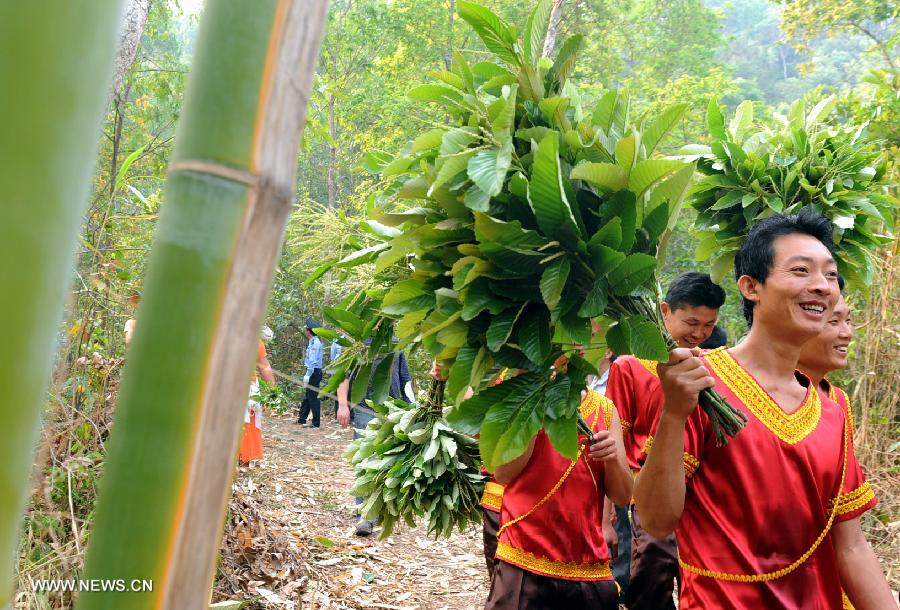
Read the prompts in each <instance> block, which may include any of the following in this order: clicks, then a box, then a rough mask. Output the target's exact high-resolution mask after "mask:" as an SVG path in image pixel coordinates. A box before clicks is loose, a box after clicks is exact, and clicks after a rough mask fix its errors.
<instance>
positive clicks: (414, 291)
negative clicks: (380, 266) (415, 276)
mask: <svg viewBox="0 0 900 610" xmlns="http://www.w3.org/2000/svg"><path fill="white" fill-rule="evenodd" d="M434 304H435V296H434V293H433V292H432V291H430V290H428V289H427V288H425V286H423V285H422V283H421V282H420V281H418V280H412V279H410V280H404V281H402V282H397V283H396V284H394V285H393V286H392V287H391V289H390V290H389V291H388V292H387V294H385V295H384V300H383V301H382V304H381V306H382V310H383V311H384V312H385V313H386V314H388V315H392V316H394V315H403V314H407V313H410V312H412V311H418V310H420V309H430V308H432V307H434Z"/></svg>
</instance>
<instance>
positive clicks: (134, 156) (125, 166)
mask: <svg viewBox="0 0 900 610" xmlns="http://www.w3.org/2000/svg"><path fill="white" fill-rule="evenodd" d="M145 148H147V145H146V144H145V145H144V146H140V147H138V148H137V150H135V151H134V152H132V153H131V154H130V155H128V156H127V157H125V160H124V161H122V166H121V167H120V168H119V171H118V172H117V173H116V190H119V189H120V188H122V184H123V183H124V182H125V176H127V175H128V170H129V169H131V166H132V165H134V162H135V161H137V160H138V158H139V157H140V156H141V155H142V154H144V149H145Z"/></svg>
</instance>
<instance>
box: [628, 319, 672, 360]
mask: <svg viewBox="0 0 900 610" xmlns="http://www.w3.org/2000/svg"><path fill="white" fill-rule="evenodd" d="M628 326H629V328H630V329H631V341H630V343H631V349H632V353H633V354H634V355H635V356H636V357H638V358H645V359H647V360H656V361H657V362H666V361H667V360H668V358H669V351H668V350H667V349H666V340H665V339H664V338H663V336H662V333H661V332H660V330H659V327H657V326H656V324H654V323H653V322H649V321H647V320H641V319H640V318H637V319H636V318H630V319H629V320H628Z"/></svg>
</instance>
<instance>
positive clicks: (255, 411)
mask: <svg viewBox="0 0 900 610" xmlns="http://www.w3.org/2000/svg"><path fill="white" fill-rule="evenodd" d="M262 336H263V339H265V340H266V341H271V340H272V338H273V337H274V336H275V334H274V333H273V332H272V329H271V328H269V327H268V326H266V327H264V328H263V333H262ZM260 377H262V378H263V379H265V380H266V381H268V382H269V383H275V373H274V372H272V366H271V365H270V364H269V357H268V355H267V354H266V346H265V344H264V343H263V342H262V339H260V341H259V344H258V345H257V347H256V371H255V372H254V373H253V383H251V384H250V396H251V397H255V396H258V395H259V378H260ZM262 457H263V443H262V405H261V404H260V403H258V402H257V401H255V400H253V399H252V398H251V399H250V400H248V401H247V408H246V409H245V410H244V433H243V435H242V436H241V449H240V457H239V460H240V463H241V465H242V466H252V464H251V462H253V461H255V460H261V459H262Z"/></svg>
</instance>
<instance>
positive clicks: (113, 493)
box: [77, 0, 327, 610]
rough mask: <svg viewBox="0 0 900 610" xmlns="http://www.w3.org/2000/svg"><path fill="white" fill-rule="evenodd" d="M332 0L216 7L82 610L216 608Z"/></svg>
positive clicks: (189, 100) (245, 0) (158, 248)
mask: <svg viewBox="0 0 900 610" xmlns="http://www.w3.org/2000/svg"><path fill="white" fill-rule="evenodd" d="M326 7H327V2H326V0H212V1H210V2H208V3H207V7H206V9H205V12H204V15H203V18H202V21H201V27H200V33H199V35H198V38H197V52H196V56H195V58H194V63H193V66H192V74H191V78H190V82H189V86H188V91H187V95H186V100H185V108H184V111H183V113H182V118H181V122H180V124H179V126H178V136H177V145H176V149H175V151H174V154H173V160H172V165H171V166H170V171H169V183H168V187H167V192H166V198H165V203H164V205H163V211H162V215H161V217H160V226H159V230H158V234H157V236H156V239H155V243H154V247H153V254H152V258H151V261H150V266H149V269H148V275H147V278H146V281H145V297H144V300H143V303H142V306H141V311H140V318H139V324H138V330H137V331H136V333H135V339H134V343H133V344H132V347H131V352H130V354H129V362H128V364H127V366H126V368H125V373H124V378H123V382H122V390H121V394H120V402H119V411H118V413H117V415H116V422H115V430H114V432H113V434H112V437H111V441H110V449H109V459H108V465H107V469H106V472H105V473H104V478H103V481H102V484H101V494H100V499H99V503H98V507H97V512H96V520H95V530H94V533H93V535H92V541H91V544H90V546H89V548H88V555H87V563H86V567H85V575H86V577H87V578H106V579H109V578H121V579H124V580H125V581H126V582H130V581H131V580H133V579H142V580H152V581H153V590H152V591H142V592H140V593H128V592H126V593H118V592H116V593H103V594H99V593H86V594H82V596H81V597H80V598H79V600H78V605H77V608H78V609H79V610H96V609H100V608H103V609H107V608H108V609H113V608H114V609H116V610H129V609H149V608H163V609H170V610H182V609H184V608H203V607H205V606H206V604H208V602H209V590H210V584H211V581H212V578H213V574H214V568H215V556H216V551H217V549H218V545H219V541H220V539H221V533H222V527H223V521H224V514H225V504H226V502H227V497H228V491H229V483H230V481H231V477H232V475H233V472H234V467H235V456H236V453H237V445H238V438H239V432H240V428H241V423H242V421H243V417H242V416H243V409H244V406H245V404H246V400H247V390H248V386H249V383H250V379H251V370H252V368H253V362H254V361H255V354H256V349H255V348H256V342H257V340H258V337H259V329H260V326H261V325H262V317H263V313H264V310H265V305H266V300H267V296H268V292H269V288H270V285H271V279H272V273H273V271H274V268H275V264H276V262H277V259H278V254H279V251H280V243H281V238H282V234H283V231H284V227H285V225H286V222H287V219H288V215H289V213H290V210H291V203H292V199H293V195H294V189H295V187H294V182H295V172H296V160H297V150H298V147H299V136H300V132H301V128H302V125H303V122H304V120H305V112H306V105H307V101H308V93H309V89H310V86H311V83H312V76H313V73H314V71H315V66H316V62H317V56H318V49H319V44H320V41H321V35H322V29H323V27H324V22H325V13H326Z"/></svg>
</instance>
